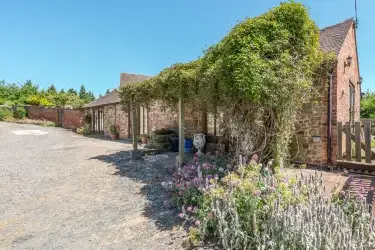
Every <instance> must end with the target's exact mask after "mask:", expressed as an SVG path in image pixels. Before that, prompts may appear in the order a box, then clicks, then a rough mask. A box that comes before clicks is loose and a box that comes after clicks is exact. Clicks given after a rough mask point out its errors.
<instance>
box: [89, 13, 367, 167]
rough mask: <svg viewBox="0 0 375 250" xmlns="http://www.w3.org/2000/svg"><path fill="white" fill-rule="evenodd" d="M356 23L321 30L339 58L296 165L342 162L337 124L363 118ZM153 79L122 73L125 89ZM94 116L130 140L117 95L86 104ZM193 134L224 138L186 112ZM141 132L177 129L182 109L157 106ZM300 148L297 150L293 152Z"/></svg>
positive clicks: (309, 108) (303, 133)
mask: <svg viewBox="0 0 375 250" xmlns="http://www.w3.org/2000/svg"><path fill="white" fill-rule="evenodd" d="M355 29H356V28H355V22H354V20H353V19H348V20H345V21H343V22H341V23H338V24H336V25H333V26H330V27H327V28H324V29H322V30H321V31H320V46H321V49H322V50H323V51H324V52H332V53H334V55H335V56H336V58H337V61H336V64H335V66H334V67H333V69H332V71H331V74H328V75H323V76H322V77H321V81H320V82H319V83H318V84H317V86H315V89H316V90H317V93H318V95H317V97H316V99H315V101H314V102H312V103H310V104H306V105H304V107H303V110H302V112H301V114H300V116H299V119H298V120H299V121H298V123H297V132H296V136H295V138H294V142H295V143H293V144H292V150H291V151H292V156H293V159H292V160H293V161H296V162H302V163H309V164H316V165H329V164H334V163H335V161H336V152H337V149H336V147H337V122H340V121H342V122H347V121H358V120H359V114H360V92H361V86H360V84H361V83H360V74H359V64H358V54H357V43H356V30H355ZM148 78H150V77H149V76H143V75H134V74H127V73H122V74H121V77H120V86H122V85H124V84H126V83H129V82H139V81H142V80H145V79H148ZM86 108H88V109H89V110H90V112H91V113H92V115H93V124H94V129H95V130H96V131H100V132H103V133H104V134H105V135H108V133H109V131H108V128H109V125H111V124H116V126H117V128H118V129H119V132H120V137H121V138H129V137H130V136H131V135H130V131H131V120H130V118H129V117H130V113H129V109H128V108H127V109H123V107H122V105H121V104H120V97H119V93H118V92H117V90H116V89H115V90H113V91H112V92H110V93H109V94H107V95H105V96H103V97H101V98H99V99H97V100H95V101H93V102H92V103H89V104H87V105H86ZM185 109H186V110H185V126H186V133H187V134H194V133H196V132H206V133H208V134H215V135H220V129H219V128H218V127H217V126H216V121H215V120H214V119H213V118H212V117H211V116H210V115H206V114H202V113H200V112H197V111H194V110H193V109H190V108H189V107H186V108H185ZM138 117H140V119H139V123H138V125H137V126H138V131H139V133H140V134H143V133H149V132H151V131H153V130H156V129H160V128H166V127H169V128H177V127H178V112H177V107H176V108H175V109H170V108H167V107H164V106H163V105H162V104H161V103H158V102H154V103H152V104H151V105H150V106H149V107H148V108H145V107H140V109H139V110H138ZM293 145H294V147H293Z"/></svg>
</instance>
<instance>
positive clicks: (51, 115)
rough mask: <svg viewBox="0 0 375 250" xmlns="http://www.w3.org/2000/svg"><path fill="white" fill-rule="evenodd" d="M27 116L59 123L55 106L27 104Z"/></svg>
mask: <svg viewBox="0 0 375 250" xmlns="http://www.w3.org/2000/svg"><path fill="white" fill-rule="evenodd" d="M26 109H27V116H28V118H30V119H44V120H47V121H51V122H54V123H55V124H59V118H58V113H57V109H56V108H43V107H38V106H27V107H26Z"/></svg>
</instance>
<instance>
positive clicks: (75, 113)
mask: <svg viewBox="0 0 375 250" xmlns="http://www.w3.org/2000/svg"><path fill="white" fill-rule="evenodd" d="M25 108H26V110H27V117H28V118H30V119H38V120H41V119H43V120H47V121H51V122H54V123H55V124H56V125H57V126H61V127H63V128H67V129H76V128H78V127H81V126H83V117H84V115H85V113H84V111H83V110H81V109H61V108H44V107H39V106H25Z"/></svg>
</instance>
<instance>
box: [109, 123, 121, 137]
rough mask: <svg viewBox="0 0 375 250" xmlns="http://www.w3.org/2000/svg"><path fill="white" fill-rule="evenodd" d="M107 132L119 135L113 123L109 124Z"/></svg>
mask: <svg viewBox="0 0 375 250" xmlns="http://www.w3.org/2000/svg"><path fill="white" fill-rule="evenodd" d="M109 133H110V134H112V135H116V136H118V135H119V132H118V130H117V128H116V125H115V124H111V125H109Z"/></svg>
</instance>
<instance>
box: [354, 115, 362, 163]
mask: <svg viewBox="0 0 375 250" xmlns="http://www.w3.org/2000/svg"><path fill="white" fill-rule="evenodd" d="M355 159H356V161H357V162H361V161H362V156H361V122H355Z"/></svg>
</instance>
